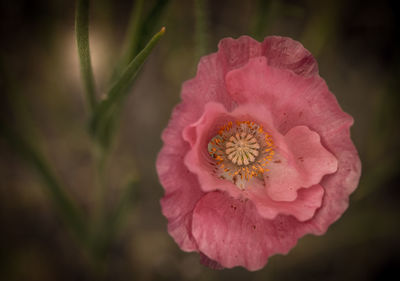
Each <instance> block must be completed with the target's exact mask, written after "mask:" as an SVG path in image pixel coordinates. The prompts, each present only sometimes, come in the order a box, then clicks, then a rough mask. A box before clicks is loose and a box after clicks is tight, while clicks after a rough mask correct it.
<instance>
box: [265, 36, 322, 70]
mask: <svg viewBox="0 0 400 281" xmlns="http://www.w3.org/2000/svg"><path fill="white" fill-rule="evenodd" d="M261 53H262V55H263V56H265V57H266V58H267V60H268V65H270V66H272V67H275V68H281V69H289V70H291V71H293V72H294V73H296V74H297V75H301V76H305V77H309V76H313V75H316V74H318V64H317V61H316V60H315V59H314V57H313V56H312V54H311V53H310V52H309V51H307V50H306V49H305V48H304V47H303V45H302V44H301V43H300V42H298V41H295V40H293V39H291V38H288V37H280V36H270V37H266V38H265V39H264V41H263V42H262V51H261Z"/></svg>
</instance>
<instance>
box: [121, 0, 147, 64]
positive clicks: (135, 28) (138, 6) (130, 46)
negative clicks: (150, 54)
mask: <svg viewBox="0 0 400 281" xmlns="http://www.w3.org/2000/svg"><path fill="white" fill-rule="evenodd" d="M143 2H144V1H143V0H137V1H136V3H135V5H134V7H133V9H132V13H131V17H130V19H129V25H128V31H127V35H126V39H125V40H126V51H125V52H124V57H123V60H122V64H121V68H122V69H124V68H125V67H126V66H127V65H128V64H129V63H130V62H131V61H132V60H133V59H134V58H135V56H136V55H137V52H138V48H139V42H140V30H141V26H142V25H141V14H142V13H143Z"/></svg>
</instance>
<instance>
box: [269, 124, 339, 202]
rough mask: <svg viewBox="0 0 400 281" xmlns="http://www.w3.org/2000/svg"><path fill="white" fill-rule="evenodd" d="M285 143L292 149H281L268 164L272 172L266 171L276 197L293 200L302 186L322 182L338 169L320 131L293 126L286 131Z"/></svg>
mask: <svg viewBox="0 0 400 281" xmlns="http://www.w3.org/2000/svg"><path fill="white" fill-rule="evenodd" d="M285 144H286V146H285V147H286V148H287V149H288V151H285V153H284V154H285V155H279V154H280V153H279V150H278V153H277V155H276V156H275V157H274V160H273V161H272V162H271V163H269V165H268V169H269V172H267V173H265V174H264V180H265V187H266V191H267V193H268V196H269V197H270V198H271V199H272V200H275V201H293V200H295V199H296V197H297V191H298V190H299V189H300V188H307V187H310V186H313V185H315V184H318V183H319V182H320V181H321V179H322V177H323V176H325V175H327V174H332V173H334V172H336V170H337V160H336V158H335V156H333V155H332V154H331V153H330V152H329V151H327V150H326V149H325V148H324V147H323V146H322V145H321V141H320V137H319V135H318V134H317V133H316V132H313V131H311V130H310V129H308V127H306V126H297V127H294V128H292V129H291V130H290V131H289V132H288V133H287V134H286V135H285ZM277 145H278V146H279V143H278V144H277ZM278 149H279V147H278Z"/></svg>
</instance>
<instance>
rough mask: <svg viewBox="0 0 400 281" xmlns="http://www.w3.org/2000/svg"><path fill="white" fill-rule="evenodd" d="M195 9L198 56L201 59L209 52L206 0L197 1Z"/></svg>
mask: <svg viewBox="0 0 400 281" xmlns="http://www.w3.org/2000/svg"><path fill="white" fill-rule="evenodd" d="M194 7H195V16H196V27H195V28H196V35H195V36H196V55H197V57H199V58H200V57H201V56H203V55H204V54H205V53H206V52H207V48H208V33H207V30H208V24H207V7H206V0H195V1H194Z"/></svg>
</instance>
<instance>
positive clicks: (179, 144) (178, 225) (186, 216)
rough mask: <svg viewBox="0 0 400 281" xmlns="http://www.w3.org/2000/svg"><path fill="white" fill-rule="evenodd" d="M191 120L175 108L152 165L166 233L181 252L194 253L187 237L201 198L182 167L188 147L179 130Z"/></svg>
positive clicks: (184, 108)
mask: <svg viewBox="0 0 400 281" xmlns="http://www.w3.org/2000/svg"><path fill="white" fill-rule="evenodd" d="M195 118H196V116H195V115H193V112H192V111H191V110H190V107H187V106H185V104H180V105H178V106H176V108H175V109H174V112H173V114H172V118H171V120H170V122H169V124H168V127H167V128H166V129H165V130H164V132H163V134H162V139H163V141H164V147H163V148H162V150H161V151H160V153H159V155H158V158H157V163H156V168H157V173H158V176H159V178H160V182H161V184H162V186H163V187H164V189H165V196H164V197H163V198H162V199H161V207H162V212H163V214H164V216H165V217H166V218H167V219H168V232H169V233H170V235H171V236H172V237H173V238H174V240H175V241H176V242H177V243H178V244H179V245H180V247H181V248H182V249H183V250H185V251H194V250H196V249H197V246H196V244H195V243H194V241H193V237H192V235H191V220H192V211H193V209H194V206H195V204H196V203H197V201H198V200H199V199H200V198H201V196H203V192H202V191H201V188H200V186H199V183H198V181H197V179H196V176H195V175H193V174H192V173H190V172H189V171H188V169H187V167H186V166H185V165H184V163H183V157H184V155H185V154H186V153H187V151H188V150H189V147H190V146H189V145H188V144H187V143H186V142H185V141H184V140H183V138H182V130H183V127H184V126H185V125H186V123H188V122H193V119H195ZM171 163H174V164H173V165H171ZM176 202H179V204H177V203H176Z"/></svg>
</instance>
